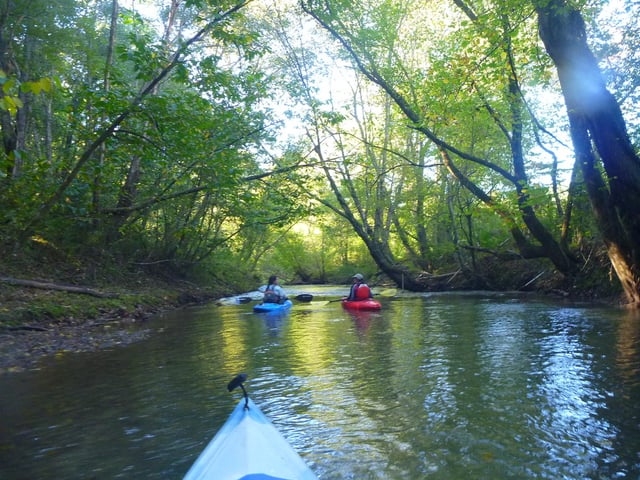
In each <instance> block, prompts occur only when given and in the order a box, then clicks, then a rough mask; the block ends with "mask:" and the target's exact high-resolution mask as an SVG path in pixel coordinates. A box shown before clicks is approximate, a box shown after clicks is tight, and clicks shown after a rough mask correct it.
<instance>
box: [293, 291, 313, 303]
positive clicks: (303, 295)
mask: <svg viewBox="0 0 640 480" xmlns="http://www.w3.org/2000/svg"><path fill="white" fill-rule="evenodd" d="M296 300H298V301H300V302H310V301H311V300H313V295H311V294H310V293H301V294H300V295H297V296H296Z"/></svg>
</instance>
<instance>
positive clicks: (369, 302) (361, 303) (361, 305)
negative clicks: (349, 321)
mask: <svg viewBox="0 0 640 480" xmlns="http://www.w3.org/2000/svg"><path fill="white" fill-rule="evenodd" d="M342 307H343V308H345V309H347V310H380V309H381V308H382V305H380V302H378V301H377V300H373V299H372V298H367V299H366V300H343V301H342Z"/></svg>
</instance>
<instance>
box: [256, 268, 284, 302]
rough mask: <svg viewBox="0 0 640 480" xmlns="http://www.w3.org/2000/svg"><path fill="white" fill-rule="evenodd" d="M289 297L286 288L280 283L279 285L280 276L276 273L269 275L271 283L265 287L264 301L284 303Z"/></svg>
mask: <svg viewBox="0 0 640 480" xmlns="http://www.w3.org/2000/svg"><path fill="white" fill-rule="evenodd" d="M287 298H288V297H287V294H286V293H285V292H284V289H283V288H282V287H281V286H280V285H278V277H277V276H276V275H271V276H270V277H269V283H268V284H267V287H266V288H265V289H264V297H263V298H262V303H280V304H283V303H284V302H286V301H287Z"/></svg>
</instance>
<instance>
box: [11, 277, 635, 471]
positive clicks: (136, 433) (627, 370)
mask: <svg viewBox="0 0 640 480" xmlns="http://www.w3.org/2000/svg"><path fill="white" fill-rule="evenodd" d="M310 288H311V287H310ZM306 291H309V290H306ZM311 293H314V292H313V291H312V292H311ZM334 293H335V292H334ZM339 294H340V293H338V295H339ZM382 302H383V309H382V310H381V311H380V312H355V313H350V312H346V311H344V310H342V308H341V307H340V305H339V303H325V304H322V302H319V304H318V305H307V306H304V307H302V306H300V308H297V307H298V306H295V307H294V308H293V309H292V310H291V311H290V312H288V313H287V314H285V315H275V316H271V315H264V314H262V315H256V314H254V313H253V312H252V311H251V304H248V305H236V306H225V307H217V306H213V305H212V306H205V307H199V308H195V309H191V310H185V311H180V312H174V313H170V314H165V315H161V316H159V317H158V318H156V319H154V320H153V321H152V322H151V325H152V328H154V329H156V330H157V333H156V334H155V335H153V336H152V338H150V339H149V340H146V341H144V342H142V343H139V344H134V345H130V346H128V347H124V348H115V349H112V350H109V351H101V352H96V353H88V354H68V355H62V356H58V357H56V358H54V359H51V360H49V361H47V362H44V363H43V364H42V365H41V368H40V369H39V370H37V371H33V372H25V373H19V374H12V375H5V376H3V377H0V478H3V479H4V478H7V479H35V478H65V479H75V478H77V479H80V478H82V479H86V478H95V479H102V478H105V479H106V478H148V479H151V478H163V479H164V478H180V477H181V476H182V475H183V474H184V473H185V472H186V470H187V469H188V468H189V465H190V464H191V463H192V462H193V460H194V459H195V458H196V457H197V455H198V454H199V453H200V451H201V450H202V449H203V448H204V446H205V445H206V444H207V442H208V441H209V440H210V438H211V437H212V436H213V435H214V434H215V432H216V431H217V429H218V428H219V427H220V426H221V425H222V423H224V421H225V420H226V418H227V416H228V415H229V413H230V412H231V410H232V409H233V407H234V406H235V403H236V402H237V401H238V399H239V398H238V395H234V394H229V393H228V392H227V391H226V388H225V387H226V384H227V382H228V381H229V380H230V378H231V377H232V376H233V375H235V374H236V373H238V372H246V373H247V374H248V375H249V381H248V382H247V384H246V385H247V388H248V389H249V393H250V395H251V397H252V398H253V399H254V401H255V402H256V403H258V404H259V405H260V407H261V408H262V410H263V411H264V412H265V414H267V415H268V416H269V417H270V418H271V419H272V421H273V422H274V424H275V425H276V426H277V427H278V428H279V429H280V430H281V431H282V432H283V434H284V435H285V437H286V438H287V439H288V440H289V441H290V442H291V443H292V445H293V446H294V447H295V448H296V449H297V450H298V451H299V452H300V453H301V455H302V456H303V458H304V459H305V460H306V461H307V462H308V463H309V464H310V465H311V466H312V468H313V469H314V470H315V471H316V473H317V474H318V475H319V476H320V478H322V479H347V478H348V479H354V478H358V479H359V478H385V479H387V478H389V479H416V478H425V477H428V478H436V479H460V478H483V479H488V478H491V479H522V478H554V479H555V478H564V479H584V478H602V479H604V478H607V479H608V478H638V477H639V476H640V459H639V457H638V452H639V451H640V425H639V423H640V422H639V420H638V408H637V405H638V402H639V401H640V331H639V330H640V328H639V327H640V318H638V315H637V314H634V313H630V312H625V311H619V310H614V309H608V308H602V307H594V306H589V305H567V304H563V303H554V302H551V301H549V300H545V299H540V298H536V297H532V296H525V297H523V296H520V295H504V294H503V295H500V296H495V295H492V296H488V295H485V294H483V293H478V294H475V295H450V294H449V295H430V296H428V297H420V296H408V295H401V296H400V297H399V298H395V299H382ZM147 327H148V325H147Z"/></svg>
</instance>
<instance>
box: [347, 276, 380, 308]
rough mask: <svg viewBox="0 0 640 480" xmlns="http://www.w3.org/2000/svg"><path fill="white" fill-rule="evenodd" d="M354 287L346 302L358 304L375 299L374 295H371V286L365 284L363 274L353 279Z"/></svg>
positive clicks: (352, 286)
mask: <svg viewBox="0 0 640 480" xmlns="http://www.w3.org/2000/svg"><path fill="white" fill-rule="evenodd" d="M352 282H353V283H352V285H351V290H350V291H349V296H348V297H347V298H345V299H344V300H346V301H348V302H358V301H361V300H368V299H370V298H373V293H371V289H370V288H369V286H368V285H367V284H366V283H364V277H363V276H362V274H361V273H356V274H355V275H354V276H353V277H352Z"/></svg>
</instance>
